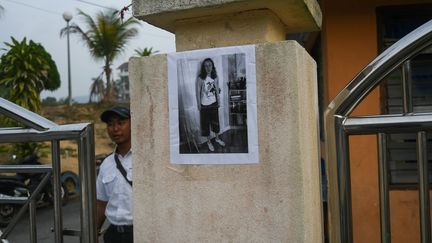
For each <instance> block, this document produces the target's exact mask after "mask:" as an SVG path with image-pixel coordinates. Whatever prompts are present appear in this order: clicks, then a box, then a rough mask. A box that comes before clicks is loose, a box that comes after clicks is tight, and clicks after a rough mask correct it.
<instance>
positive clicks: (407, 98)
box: [377, 4, 432, 187]
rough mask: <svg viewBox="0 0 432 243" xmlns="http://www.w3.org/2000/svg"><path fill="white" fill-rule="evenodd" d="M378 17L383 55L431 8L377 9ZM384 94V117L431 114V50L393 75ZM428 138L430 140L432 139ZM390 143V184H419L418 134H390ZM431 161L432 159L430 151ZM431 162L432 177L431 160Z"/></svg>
mask: <svg viewBox="0 0 432 243" xmlns="http://www.w3.org/2000/svg"><path fill="white" fill-rule="evenodd" d="M377 17H378V44H379V50H380V52H382V51H384V50H385V49H386V48H388V47H389V46H391V45H392V44H393V43H395V42H396V41H398V40H399V39H400V38H402V37H403V36H405V35H406V34H408V33H409V32H411V31H412V30H414V29H415V28H417V27H419V26H420V25H422V24H424V23H425V22H427V21H429V20H430V19H432V5H431V4H428V5H408V6H397V7H381V8H378V9H377ZM381 94H382V95H381V97H383V98H382V106H381V107H382V113H383V114H406V113H413V112H414V113H422V112H432V49H431V48H429V49H428V50H425V51H424V52H422V53H421V54H419V55H417V56H416V57H414V58H413V59H411V60H410V61H409V62H407V63H405V64H404V66H403V67H401V68H400V69H399V70H396V71H394V72H393V73H392V74H390V75H389V77H387V79H386V80H385V82H384V84H383V85H382V86H381ZM428 136H429V137H428V141H431V140H432V136H430V135H428ZM387 144H388V145H387V148H386V149H387V155H388V158H389V163H390V164H389V168H390V184H391V185H392V186H404V187H406V186H410V185H416V184H417V182H418V175H417V158H416V134H391V135H390V136H388V141H387ZM429 151H430V150H429ZM428 158H432V153H431V152H429V155H428ZM429 163H430V166H429V169H430V171H429V173H430V174H432V160H430V161H429Z"/></svg>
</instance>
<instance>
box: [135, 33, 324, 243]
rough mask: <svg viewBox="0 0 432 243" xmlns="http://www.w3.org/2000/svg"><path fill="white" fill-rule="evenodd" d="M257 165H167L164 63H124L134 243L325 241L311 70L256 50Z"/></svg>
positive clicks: (305, 63) (296, 54) (271, 49)
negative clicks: (129, 122) (129, 115)
mask: <svg viewBox="0 0 432 243" xmlns="http://www.w3.org/2000/svg"><path fill="white" fill-rule="evenodd" d="M256 63H257V65H256V66H257V70H256V73H257V100H258V103H257V109H258V111H257V112H258V114H257V117H258V139H259V153H260V163H259V164H257V165H172V164H170V162H169V134H168V131H169V129H168V126H169V124H168V88H167V83H168V81H167V61H166V56H165V55H157V56H152V57H145V58H132V59H131V60H130V80H131V101H132V102H131V109H132V133H133V137H132V149H133V151H134V159H133V167H134V173H133V176H134V178H133V180H134V225H135V229H136V230H135V241H136V242H307V243H310V242H322V233H323V232H322V224H321V222H322V212H321V198H320V171H319V156H318V127H317V122H318V113H317V109H318V105H317V88H316V64H315V62H314V61H313V59H312V58H311V57H310V56H309V55H308V54H307V53H306V51H305V50H304V49H303V48H302V47H301V46H299V45H298V44H297V43H296V42H294V41H287V42H279V43H273V44H260V45H257V46H256Z"/></svg>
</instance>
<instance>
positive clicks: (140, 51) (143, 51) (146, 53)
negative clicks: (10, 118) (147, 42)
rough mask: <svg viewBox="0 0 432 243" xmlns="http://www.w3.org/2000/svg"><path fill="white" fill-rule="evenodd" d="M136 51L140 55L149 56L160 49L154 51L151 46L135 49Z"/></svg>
mask: <svg viewBox="0 0 432 243" xmlns="http://www.w3.org/2000/svg"><path fill="white" fill-rule="evenodd" d="M134 51H135V54H136V55H137V56H138V57H147V56H151V55H153V54H156V53H158V52H159V51H153V47H150V48H147V47H145V48H144V49H142V48H138V49H135V50H134Z"/></svg>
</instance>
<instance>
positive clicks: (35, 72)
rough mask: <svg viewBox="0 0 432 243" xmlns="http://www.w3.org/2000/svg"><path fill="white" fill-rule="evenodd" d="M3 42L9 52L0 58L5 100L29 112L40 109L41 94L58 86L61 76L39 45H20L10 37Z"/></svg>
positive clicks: (0, 77)
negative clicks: (7, 40)
mask: <svg viewBox="0 0 432 243" xmlns="http://www.w3.org/2000/svg"><path fill="white" fill-rule="evenodd" d="M11 39H12V43H7V42H5V45H6V46H7V47H9V50H7V49H5V50H7V52H6V53H5V54H3V55H2V56H1V58H0V90H2V92H1V95H2V97H5V98H6V99H8V100H10V101H12V102H14V103H16V104H17V105H19V106H21V107H24V108H26V109H28V110H30V111H34V112H37V111H39V110H40V97H39V95H40V92H41V91H42V90H44V89H48V90H55V89H57V88H58V87H60V75H59V73H58V70H57V67H56V64H55V62H54V61H53V60H52V58H51V55H50V54H49V53H48V52H46V51H45V49H44V48H43V46H42V45H40V44H38V43H35V42H33V41H32V40H30V41H29V43H27V40H26V38H24V39H23V40H22V41H21V42H19V41H17V40H16V39H14V38H13V37H12V38H11Z"/></svg>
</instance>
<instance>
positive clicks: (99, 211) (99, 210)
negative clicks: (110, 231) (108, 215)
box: [96, 200, 108, 231]
mask: <svg viewBox="0 0 432 243" xmlns="http://www.w3.org/2000/svg"><path fill="white" fill-rule="evenodd" d="M107 203H108V202H105V201H101V200H96V218H97V221H96V222H97V229H98V231H100V229H101V227H102V225H103V223H104V222H105V208H106V205H107Z"/></svg>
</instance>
